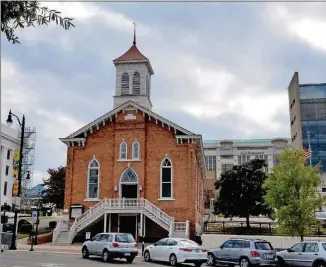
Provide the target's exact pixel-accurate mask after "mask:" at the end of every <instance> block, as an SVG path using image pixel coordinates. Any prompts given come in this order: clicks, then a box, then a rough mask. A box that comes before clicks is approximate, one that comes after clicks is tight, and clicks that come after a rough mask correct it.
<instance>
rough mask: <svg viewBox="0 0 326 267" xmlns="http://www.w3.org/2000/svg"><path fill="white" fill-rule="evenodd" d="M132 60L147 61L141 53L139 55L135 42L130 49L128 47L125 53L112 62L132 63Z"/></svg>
mask: <svg viewBox="0 0 326 267" xmlns="http://www.w3.org/2000/svg"><path fill="white" fill-rule="evenodd" d="M134 60H141V61H144V60H146V61H149V60H148V58H147V57H145V56H144V55H143V54H142V53H140V51H139V50H138V48H137V46H136V42H134V44H133V45H132V47H130V48H129V50H128V51H127V52H126V53H124V54H123V55H122V56H120V57H118V58H116V59H115V60H113V62H118V61H134Z"/></svg>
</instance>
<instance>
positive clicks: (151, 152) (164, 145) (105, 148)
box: [65, 109, 205, 232]
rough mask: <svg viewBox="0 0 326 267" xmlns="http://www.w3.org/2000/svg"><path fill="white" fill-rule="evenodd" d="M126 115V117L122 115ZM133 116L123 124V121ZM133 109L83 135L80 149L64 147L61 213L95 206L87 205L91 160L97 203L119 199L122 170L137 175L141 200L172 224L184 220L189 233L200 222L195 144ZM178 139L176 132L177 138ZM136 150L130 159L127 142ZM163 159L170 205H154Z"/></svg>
mask: <svg viewBox="0 0 326 267" xmlns="http://www.w3.org/2000/svg"><path fill="white" fill-rule="evenodd" d="M128 114H129V115H128ZM131 115H133V116H136V118H135V119H134V120H126V119H125V117H126V116H131ZM145 115H146V114H144V112H140V111H138V110H137V109H133V110H132V109H131V110H130V109H125V110H121V111H120V112H119V113H118V114H117V115H116V116H113V118H112V121H111V122H108V123H107V124H105V125H104V126H102V127H100V128H98V129H96V128H95V129H94V130H92V133H88V134H87V137H86V141H85V144H84V146H69V147H68V152H67V171H66V191H65V209H69V207H70V205H72V204H83V205H84V206H85V208H86V209H87V208H88V207H91V206H93V205H95V204H96V203H97V202H96V201H87V199H86V198H87V182H88V165H89V162H90V161H91V160H92V159H93V157H95V158H96V159H97V160H98V162H99V164H100V171H99V199H103V198H119V189H118V191H115V190H114V188H115V186H117V188H119V183H120V177H121V174H122V173H123V171H124V170H126V169H127V168H128V167H130V168H132V169H133V170H134V171H135V172H136V174H137V176H138V184H139V185H141V186H142V187H143V189H142V191H139V195H138V197H143V198H146V199H147V200H149V201H150V202H152V203H153V204H154V205H156V206H158V207H159V208H160V209H162V210H164V211H165V212H166V213H167V214H169V215H170V216H173V217H175V221H176V222H177V221H180V222H184V221H186V220H189V221H190V230H191V232H194V231H195V224H196V223H198V224H199V223H202V219H203V217H204V200H203V182H204V175H205V170H203V169H202V168H200V166H201V165H200V158H199V157H200V156H202V155H201V153H198V145H197V144H196V143H195V142H189V141H188V142H183V143H182V144H178V143H177V139H176V132H175V131H173V130H172V128H170V126H169V125H166V124H163V123H157V120H155V119H153V118H152V119H151V117H150V116H145ZM179 134H180V133H179ZM123 141H125V142H126V143H127V147H128V150H127V154H128V156H127V159H128V160H123V161H121V160H119V155H120V154H119V152H120V144H121V142H123ZM134 141H138V143H139V145H140V159H139V160H138V161H133V160H131V158H132V155H131V153H132V143H133V142H134ZM165 157H168V158H169V159H170V160H171V162H172V184H173V187H172V188H173V195H172V196H173V200H160V166H161V162H162V160H163V159H164V158H165Z"/></svg>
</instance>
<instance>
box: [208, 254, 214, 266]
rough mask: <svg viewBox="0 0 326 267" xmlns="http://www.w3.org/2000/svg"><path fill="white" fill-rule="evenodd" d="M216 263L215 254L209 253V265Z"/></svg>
mask: <svg viewBox="0 0 326 267" xmlns="http://www.w3.org/2000/svg"><path fill="white" fill-rule="evenodd" d="M214 264H215V259H214V256H213V254H208V256H207V265H208V266H213V265H214Z"/></svg>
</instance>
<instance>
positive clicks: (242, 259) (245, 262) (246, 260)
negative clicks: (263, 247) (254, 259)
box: [239, 258, 250, 267]
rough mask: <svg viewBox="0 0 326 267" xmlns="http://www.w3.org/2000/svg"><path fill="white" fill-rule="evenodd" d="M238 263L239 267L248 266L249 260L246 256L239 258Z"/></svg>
mask: <svg viewBox="0 0 326 267" xmlns="http://www.w3.org/2000/svg"><path fill="white" fill-rule="evenodd" d="M239 265H240V267H250V262H249V260H248V259H247V258H241V259H240V262H239Z"/></svg>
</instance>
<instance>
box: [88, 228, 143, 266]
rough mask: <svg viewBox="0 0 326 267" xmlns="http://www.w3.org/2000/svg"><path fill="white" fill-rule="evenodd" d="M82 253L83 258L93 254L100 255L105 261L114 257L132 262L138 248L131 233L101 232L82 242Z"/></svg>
mask: <svg viewBox="0 0 326 267" xmlns="http://www.w3.org/2000/svg"><path fill="white" fill-rule="evenodd" d="M82 254H83V258H84V259H88V258H89V256H90V255H95V256H101V257H102V258H103V261H105V262H109V261H110V260H112V259H115V258H120V259H123V258H124V259H126V260H127V262H128V263H132V262H133V260H134V259H135V257H136V256H137V255H138V248H137V243H136V241H135V239H134V238H133V236H132V235H131V234H127V233H101V234H97V235H96V236H94V237H93V238H92V239H91V240H88V241H85V242H84V244H83V247H82Z"/></svg>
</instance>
